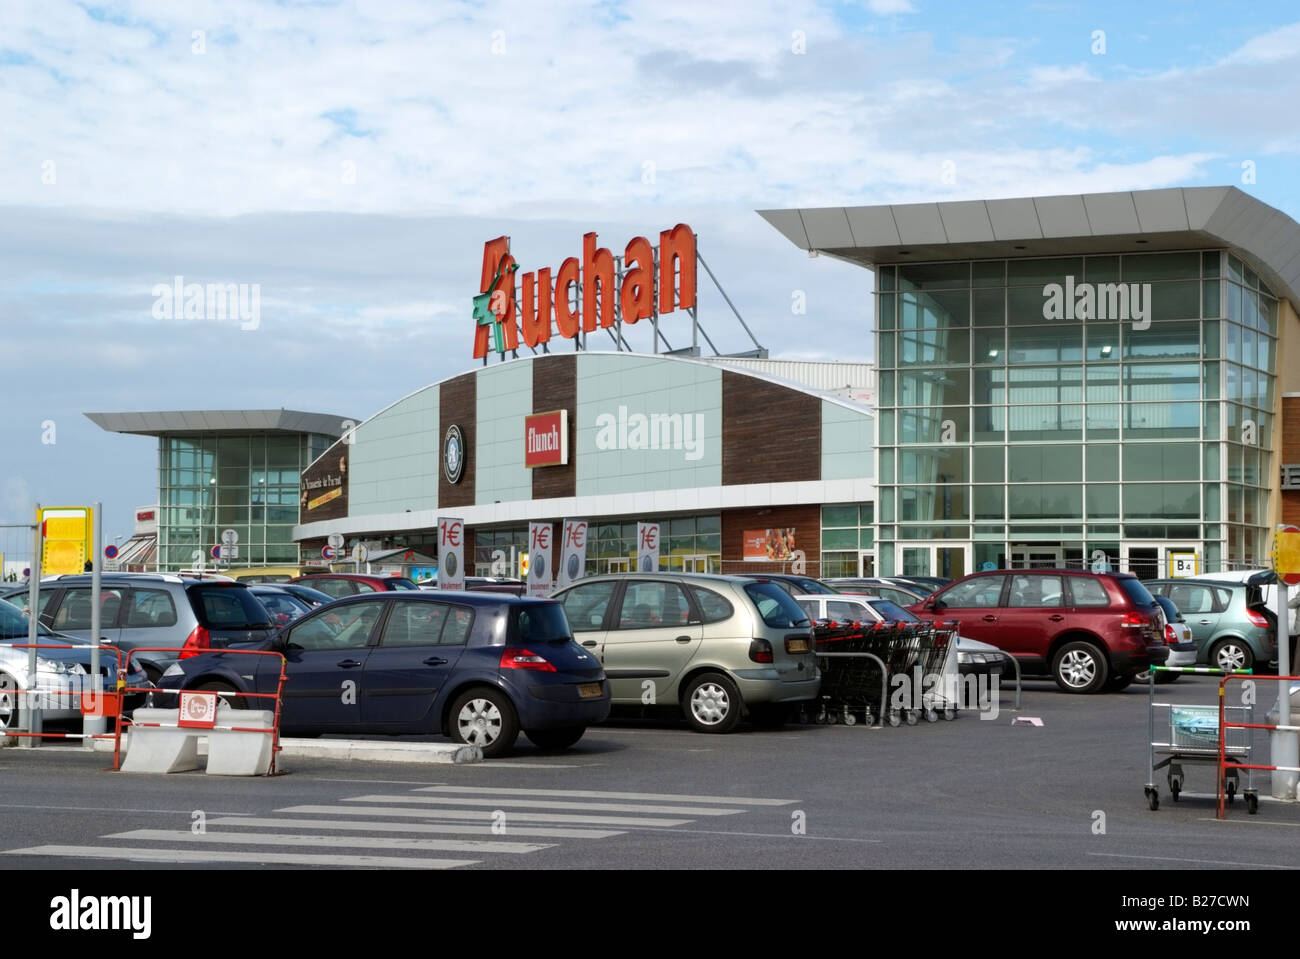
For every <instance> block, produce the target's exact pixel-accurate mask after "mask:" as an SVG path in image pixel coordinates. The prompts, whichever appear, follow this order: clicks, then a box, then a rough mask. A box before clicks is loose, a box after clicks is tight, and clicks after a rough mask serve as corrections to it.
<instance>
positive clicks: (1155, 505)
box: [1124, 483, 1201, 520]
mask: <svg viewBox="0 0 1300 959" xmlns="http://www.w3.org/2000/svg"><path fill="white" fill-rule="evenodd" d="M1200 515H1201V488H1200V485H1199V484H1197V483H1125V484H1124V519H1126V520H1130V519H1147V518H1151V519H1200Z"/></svg>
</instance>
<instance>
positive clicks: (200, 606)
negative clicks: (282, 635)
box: [190, 586, 271, 629]
mask: <svg viewBox="0 0 1300 959" xmlns="http://www.w3.org/2000/svg"><path fill="white" fill-rule="evenodd" d="M196 598H197V600H198V602H197V603H194V600H195V599H196ZM190 601H191V605H194V607H195V610H194V611H195V612H196V613H198V614H199V622H200V624H202V625H203V626H204V627H205V628H207V629H247V628H248V627H250V626H270V625H271V620H270V617H269V614H268V613H267V612H266V607H265V606H263V605H262V604H261V603H259V602H258V601H257V597H256V596H254V595H253V594H252V593H251V592H249V590H248V588H247V587H245V586H204V587H199V588H196V589H192V590H191V591H190Z"/></svg>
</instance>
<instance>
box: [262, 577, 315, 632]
mask: <svg viewBox="0 0 1300 959" xmlns="http://www.w3.org/2000/svg"><path fill="white" fill-rule="evenodd" d="M249 589H250V590H251V591H252V593H253V595H254V596H256V597H257V601H258V602H259V603H261V604H262V606H263V607H265V609H266V611H267V613H269V614H270V616H271V622H272V623H274V624H275V625H276V626H277V627H279V626H287V625H288V624H289V623H292V622H293V621H294V620H295V619H297V618H298V617H299V616H301V615H303V614H304V613H308V612H310V611H311V610H312V609H313V608H314V606H313V604H311V603H307V602H305V601H304V600H302V599H300V598H299V597H298V596H295V595H294V594H293V593H291V592H289V591H288V590H287V589H285V588H284V587H282V586H275V585H273V584H270V583H255V584H252V585H250V586H249ZM321 595H322V596H323V595H325V594H324V593H322V594H321ZM317 605H319V604H317Z"/></svg>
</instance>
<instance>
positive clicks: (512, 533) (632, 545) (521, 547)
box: [474, 513, 722, 576]
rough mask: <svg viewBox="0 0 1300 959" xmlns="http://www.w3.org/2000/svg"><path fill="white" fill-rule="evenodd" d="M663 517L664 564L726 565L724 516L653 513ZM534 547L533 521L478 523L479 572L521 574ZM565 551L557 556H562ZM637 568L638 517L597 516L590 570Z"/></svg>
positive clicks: (708, 569) (689, 568)
mask: <svg viewBox="0 0 1300 959" xmlns="http://www.w3.org/2000/svg"><path fill="white" fill-rule="evenodd" d="M643 522H647V523H654V522H658V523H659V568H660V569H662V570H665V571H669V570H672V571H676V572H688V573H717V572H721V570H722V517H721V516H720V515H719V514H717V513H710V514H706V515H702V516H675V517H673V518H672V519H659V520H656V519H654V518H653V517H651V518H648V519H646V520H643ZM527 551H528V527H527V526H526V525H525V526H514V527H498V528H496V529H484V528H482V527H475V529H474V575H476V576H518V575H519V570H518V565H517V564H518V560H519V556H520V554H522V553H526V552H527ZM558 559H559V557H558V555H557V556H556V560H557V561H558ZM635 568H636V521H635V520H632V521H629V522H620V521H618V520H601V521H594V520H593V521H592V522H591V524H590V525H589V526H588V531H587V571H586V575H588V576H591V575H594V574H596V573H611V572H630V571H631V570H633V569H635Z"/></svg>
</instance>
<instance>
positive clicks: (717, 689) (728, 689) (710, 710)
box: [682, 673, 744, 733]
mask: <svg viewBox="0 0 1300 959" xmlns="http://www.w3.org/2000/svg"><path fill="white" fill-rule="evenodd" d="M743 711H744V704H743V703H742V702H741V701H740V690H738V689H736V684H735V683H733V682H732V681H731V680H730V679H728V678H727V677H726V676H724V675H722V674H721V673H702V674H700V675H699V676H696V677H695V678H694V679H693V680H691V683H690V685H689V686H687V687H686V693H685V695H684V696H683V697H682V712H684V713H685V714H686V721H687V722H689V723H690V724H691V728H693V729H694V730H695V731H696V732H697V733H729V732H731V731H732V730H733V729H735V728H736V723H738V722H740V714H741V712H743Z"/></svg>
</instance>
